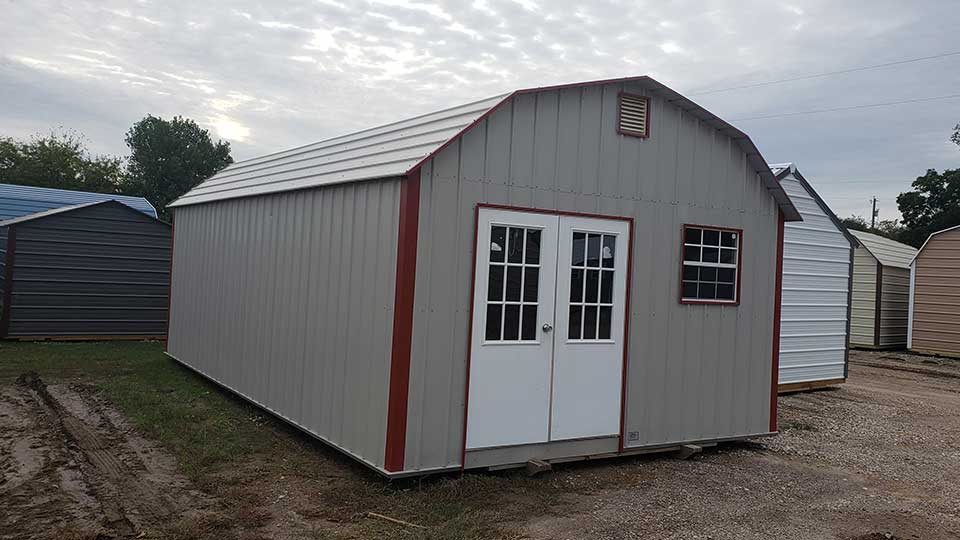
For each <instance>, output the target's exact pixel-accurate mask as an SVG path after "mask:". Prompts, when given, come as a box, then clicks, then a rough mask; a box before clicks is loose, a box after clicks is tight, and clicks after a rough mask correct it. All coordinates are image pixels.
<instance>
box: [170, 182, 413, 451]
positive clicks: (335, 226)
mask: <svg viewBox="0 0 960 540" xmlns="http://www.w3.org/2000/svg"><path fill="white" fill-rule="evenodd" d="M399 186H400V180H399V179H391V180H384V181H370V182H360V183H355V184H342V185H336V186H329V187H323V188H317V189H311V190H303V191H295V192H287V193H279V194H273V195H266V196H260V197H250V198H243V199H232V200H227V201H221V202H216V203H210V204H201V205H194V206H185V207H182V208H178V209H177V211H176V228H177V232H176V237H175V238H176V240H175V246H174V269H173V285H172V294H173V297H172V305H171V318H170V321H171V322H170V325H171V327H170V336H169V342H168V351H169V353H170V354H171V355H172V356H173V357H175V358H177V359H178V360H179V361H181V362H183V363H185V364H187V365H189V366H190V367H192V368H194V369H196V370H197V371H199V372H200V373H202V374H204V375H205V376H207V377H209V378H211V379H213V380H215V381H217V382H219V383H220V384H223V385H224V386H226V387H228V388H230V389H231V390H233V391H235V392H237V393H239V394H241V395H242V396H244V397H246V398H248V399H250V400H252V401H254V402H255V403H258V404H259V405H261V406H263V407H265V408H267V409H268V410H270V411H271V412H273V413H275V414H277V415H279V416H281V417H283V418H285V419H286V420H288V421H290V422H292V423H294V424H296V425H298V426H300V427H301V428H303V429H305V430H306V431H308V432H310V433H312V434H313V435H315V436H317V437H319V438H321V439H323V440H325V441H327V442H329V443H331V444H333V445H336V446H338V447H340V448H341V449H343V450H345V451H346V452H348V453H350V454H351V455H353V456H354V457H356V458H358V459H360V460H362V461H364V462H366V463H367V464H369V465H372V466H374V467H382V466H383V460H384V440H385V439H384V438H385V434H386V412H387V388H388V382H389V381H388V375H389V362H390V345H391V338H392V324H393V299H394V296H393V293H394V289H393V284H394V277H395V271H396V254H397V246H396V239H397V238H396V235H397V231H396V228H397V219H398V209H399V206H398V205H399V193H400V192H399Z"/></svg>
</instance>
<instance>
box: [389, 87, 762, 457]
mask: <svg viewBox="0 0 960 540" xmlns="http://www.w3.org/2000/svg"><path fill="white" fill-rule="evenodd" d="M624 90H625V91H629V92H632V93H637V94H641V95H645V94H647V92H646V91H645V90H644V88H642V87H640V86H638V85H635V84H632V83H627V84H611V85H605V86H595V87H584V88H566V89H561V90H552V91H544V92H539V93H535V94H528V95H522V96H519V97H518V98H516V99H515V100H513V101H512V102H511V103H510V104H507V105H505V106H504V107H502V108H500V109H498V110H497V111H496V112H495V113H493V114H492V115H491V116H490V117H489V118H487V119H486V120H484V121H483V122H481V123H479V124H478V125H477V126H475V127H474V128H473V129H472V130H471V131H469V132H468V133H467V134H465V135H464V137H463V138H462V139H461V140H460V141H459V142H456V143H454V144H452V145H450V146H449V147H447V148H446V149H445V150H443V151H442V152H440V153H439V154H438V155H437V156H436V157H435V159H433V160H432V162H431V163H428V164H427V166H425V167H424V169H423V171H422V176H421V178H422V184H421V199H420V224H419V244H418V245H419V250H418V259H417V295H416V303H415V310H414V339H413V347H412V354H411V376H410V400H409V407H408V418H409V421H408V426H407V439H406V450H407V453H406V463H405V469H407V470H427V469H433V468H442V467H450V466H456V465H459V464H460V462H461V452H462V433H463V420H464V418H463V417H464V405H465V403H464V389H465V376H466V360H467V349H466V347H467V336H468V332H469V327H470V312H469V305H470V293H471V288H470V275H471V269H472V265H473V253H472V248H471V246H472V245H473V235H474V230H473V226H474V225H473V216H474V208H475V206H476V204H477V203H480V202H485V203H495V204H507V205H514V206H523V207H536V208H547V209H556V210H564V211H580V212H590V213H600V214H605V215H617V216H632V217H633V218H634V219H635V220H636V221H635V230H634V239H633V250H634V260H633V274H632V276H631V278H632V288H631V299H630V306H631V312H632V313H631V314H630V329H629V344H630V350H629V367H628V383H627V404H626V431H627V432H631V431H636V432H638V433H639V441H636V442H625V443H626V444H627V445H628V446H645V445H656V444H665V443H672V442H679V441H688V440H701V439H711V438H719V437H733V436H740V435H749V434H756V433H762V432H766V431H767V430H768V424H769V399H770V379H771V354H772V336H773V334H772V332H773V323H772V320H771V315H772V313H773V308H774V306H773V298H774V295H773V289H774V280H775V275H774V274H775V268H776V252H777V249H776V235H777V219H778V215H777V208H776V204H775V202H774V200H773V198H772V197H771V196H770V194H769V192H768V191H767V190H766V188H765V187H764V186H763V184H762V182H761V181H760V179H759V178H758V177H757V175H756V173H755V171H754V170H753V169H752V168H751V167H750V166H749V165H748V163H747V159H746V156H745V155H744V154H743V152H742V151H741V150H740V148H739V147H738V146H737V145H736V144H735V143H734V142H733V141H731V140H730V139H729V137H726V136H724V135H722V134H720V133H718V132H716V130H714V129H713V128H711V127H709V126H707V125H706V124H704V123H702V122H701V121H700V120H699V119H697V118H695V117H693V116H691V115H689V114H687V113H684V112H683V111H681V110H679V109H677V108H676V107H674V106H671V105H669V104H667V103H665V102H664V101H663V100H662V99H659V98H657V97H656V96H654V97H653V98H652V101H651V123H652V125H651V128H650V129H651V134H652V137H651V138H650V139H647V140H642V139H638V138H633V137H623V136H619V135H618V134H617V133H616V103H617V93H618V92H620V91H624ZM684 223H694V224H705V225H717V226H727V227H738V228H742V229H744V242H745V243H744V253H743V278H742V294H741V297H742V301H741V305H739V306H703V305H681V304H680V303H679V301H678V298H679V274H680V248H681V238H680V235H681V226H682V225H683V224H684Z"/></svg>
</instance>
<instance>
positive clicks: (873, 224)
mask: <svg viewBox="0 0 960 540" xmlns="http://www.w3.org/2000/svg"><path fill="white" fill-rule="evenodd" d="M870 228H871V229H876V228H877V198H876V197H874V198H873V210H872V211H871V212H870Z"/></svg>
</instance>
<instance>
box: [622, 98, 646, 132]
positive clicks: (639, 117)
mask: <svg viewBox="0 0 960 540" xmlns="http://www.w3.org/2000/svg"><path fill="white" fill-rule="evenodd" d="M649 115H650V98H648V97H644V96H635V95H632V94H620V119H619V128H620V133H622V134H624V135H632V136H634V137H644V138H646V137H649V136H650V133H649V126H650V116H649Z"/></svg>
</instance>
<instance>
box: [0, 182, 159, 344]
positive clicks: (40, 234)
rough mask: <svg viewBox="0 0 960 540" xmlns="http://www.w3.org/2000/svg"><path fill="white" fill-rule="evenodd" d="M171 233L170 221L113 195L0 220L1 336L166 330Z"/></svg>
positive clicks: (137, 334)
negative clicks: (167, 221) (135, 207)
mask: <svg viewBox="0 0 960 540" xmlns="http://www.w3.org/2000/svg"><path fill="white" fill-rule="evenodd" d="M170 234H171V229H170V225H168V224H167V223H164V222H162V221H159V220H157V219H156V218H153V217H150V216H148V215H146V214H145V213H143V212H141V211H138V210H135V209H133V208H131V207H130V206H127V205H126V204H123V203H121V202H117V201H113V200H107V201H102V202H93V203H87V204H79V205H74V206H64V207H61V208H55V209H51V210H45V211H42V212H37V213H34V214H29V215H26V216H22V217H18V218H14V219H8V220H6V221H2V222H0V275H3V280H2V282H0V283H2V285H0V286H2V293H3V296H2V297H3V308H2V318H0V337H4V338H17V339H143V338H158V337H162V336H164V335H165V334H166V326H167V304H168V296H169V280H170V248H171V246H170V242H171V238H170Z"/></svg>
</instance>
